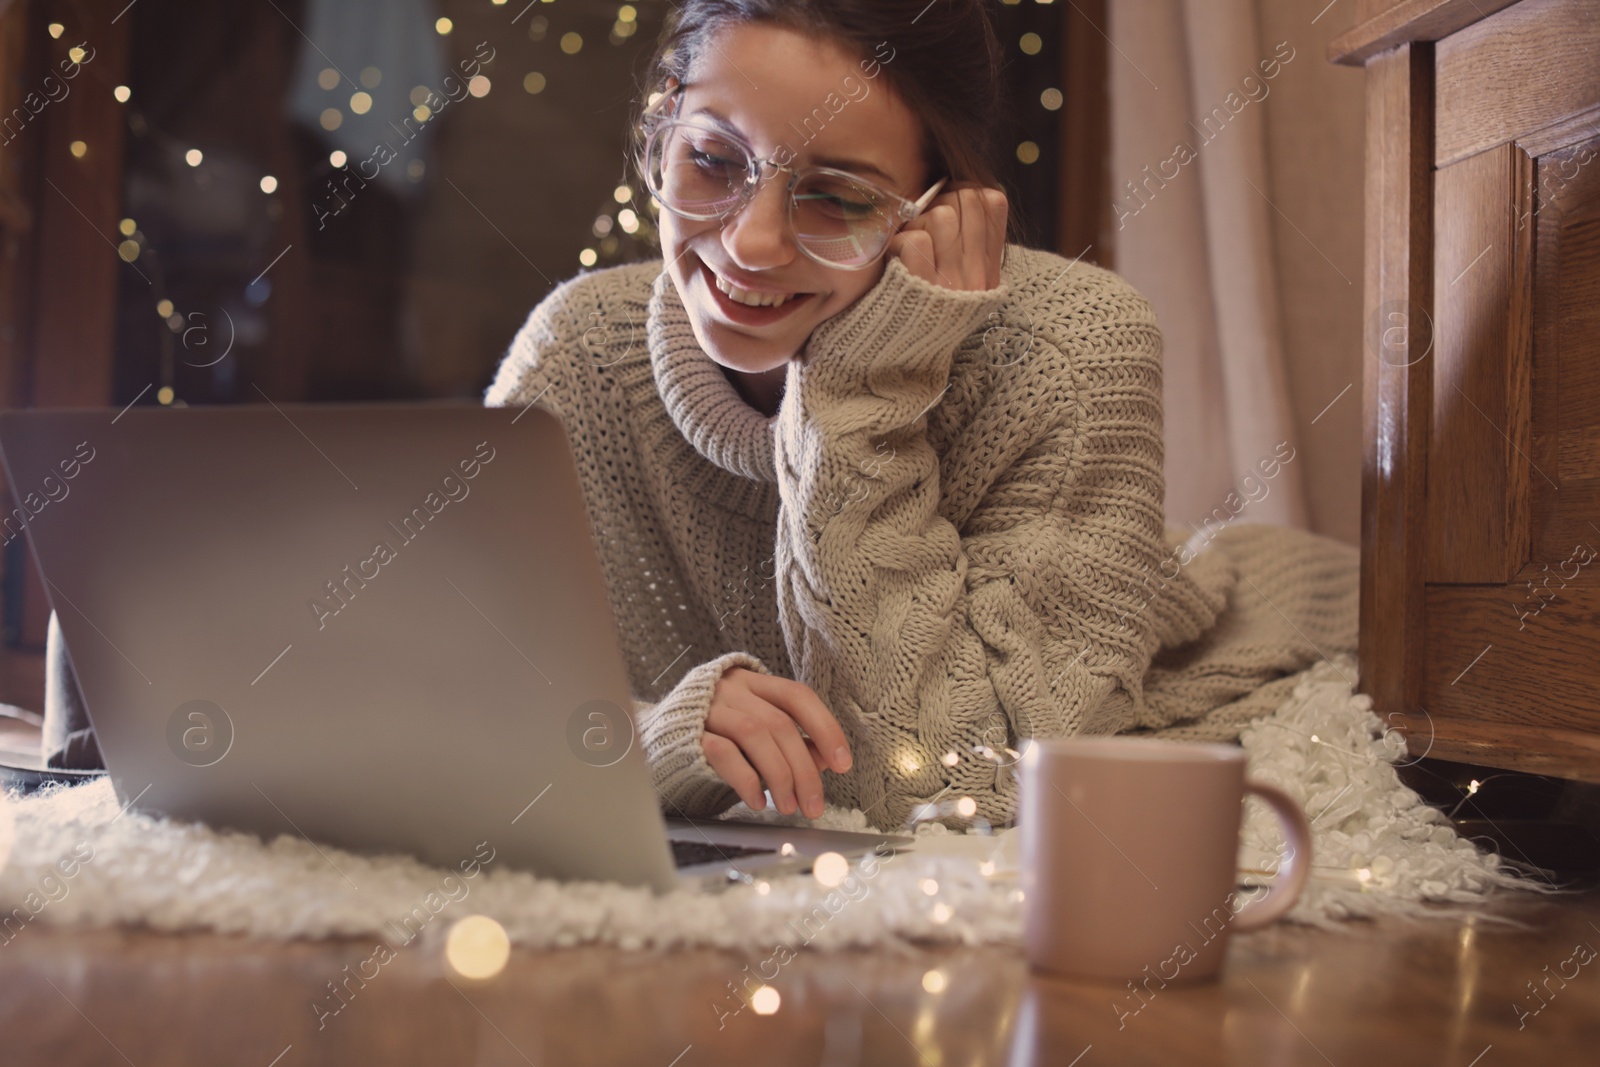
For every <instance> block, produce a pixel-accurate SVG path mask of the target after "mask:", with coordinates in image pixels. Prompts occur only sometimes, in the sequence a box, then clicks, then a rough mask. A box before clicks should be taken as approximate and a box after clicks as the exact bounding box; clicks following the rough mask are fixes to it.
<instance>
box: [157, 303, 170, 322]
mask: <svg viewBox="0 0 1600 1067" xmlns="http://www.w3.org/2000/svg"><path fill="white" fill-rule="evenodd" d="M156 314H157V315H160V316H161V317H162V318H163V319H164V318H166V317H167V316H168V315H171V314H172V301H170V300H159V301H157V302H156Z"/></svg>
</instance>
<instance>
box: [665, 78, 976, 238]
mask: <svg viewBox="0 0 1600 1067" xmlns="http://www.w3.org/2000/svg"><path fill="white" fill-rule="evenodd" d="M683 88H684V87H683V86H682V85H679V86H676V87H675V88H673V89H671V90H669V91H668V92H666V93H663V94H662V95H661V96H660V97H659V98H657V100H656V102H655V103H653V104H651V105H650V106H649V107H648V108H646V109H645V112H644V116H643V118H642V121H641V123H640V133H641V134H642V135H643V137H644V153H643V156H642V157H641V159H642V160H645V161H648V160H649V159H650V158H651V155H652V153H653V151H654V149H655V141H656V138H657V137H658V136H660V135H661V134H662V133H663V132H665V131H667V130H671V129H674V128H678V127H687V128H690V129H695V130H700V131H703V132H705V133H709V134H712V135H714V136H716V137H717V138H718V139H720V140H722V141H725V142H727V143H728V144H730V145H732V146H734V147H736V148H738V149H739V150H740V151H741V152H743V153H744V159H745V173H746V177H745V180H744V182H743V183H742V184H741V185H740V186H739V187H738V190H737V193H736V194H735V196H734V197H732V198H730V199H729V200H728V201H726V202H723V203H719V204H718V205H717V206H716V210H714V211H711V212H709V213H700V212H693V211H687V210H684V209H682V208H680V207H677V206H674V205H673V204H671V203H669V202H668V200H667V198H666V197H665V196H664V195H663V194H662V191H661V190H660V189H659V188H657V187H656V183H655V181H654V175H653V174H652V173H651V171H652V168H651V167H650V166H649V165H648V164H647V163H646V165H644V166H643V167H642V168H641V169H642V170H643V177H644V183H645V186H646V188H648V189H649V190H650V195H651V196H653V197H654V198H655V200H656V202H657V203H658V204H660V205H661V206H662V207H663V208H665V209H666V210H668V211H671V212H672V213H673V214H674V215H677V216H678V217H680V218H684V219H689V220H692V221H695V222H706V221H709V220H711V219H723V220H727V219H730V218H732V217H733V216H734V215H736V214H738V213H739V212H740V211H742V210H744V208H745V207H746V206H747V205H748V204H749V203H750V201H751V200H752V199H753V198H754V197H755V194H756V192H757V191H758V190H759V189H760V188H761V186H762V185H763V184H764V183H765V181H766V180H767V177H768V175H766V174H764V173H763V172H764V170H765V168H767V167H771V168H772V171H773V173H774V174H776V173H777V172H779V171H787V172H788V173H789V183H788V189H787V194H788V196H787V200H788V211H787V221H788V226H789V234H790V236H791V237H793V238H794V240H795V244H796V245H797V246H798V247H799V249H800V251H801V252H803V253H805V255H806V256H807V257H808V258H810V259H812V260H815V261H816V262H818V263H820V264H822V265H823V266H824V267H831V268H833V269H835V270H866V269H867V268H869V267H871V266H872V265H873V264H874V263H876V262H877V261H878V260H879V259H881V258H883V254H884V253H885V252H886V251H887V250H888V247H889V240H890V238H892V237H893V236H894V235H895V233H896V232H898V231H899V229H900V228H901V227H902V226H904V225H905V224H906V223H908V222H910V221H911V220H912V219H914V218H916V217H917V216H918V215H920V214H921V213H922V212H923V211H924V210H926V209H927V206H928V204H929V203H931V202H932V200H933V198H934V197H935V196H937V195H938V193H939V190H940V189H941V188H943V187H944V184H945V182H946V181H947V180H948V179H946V178H940V179H939V180H938V181H936V182H934V183H933V185H932V186H931V187H929V189H928V191H927V192H925V193H923V194H922V195H921V196H920V197H918V198H917V199H916V200H908V199H906V198H905V197H903V196H901V195H900V194H898V193H894V192H890V191H889V190H888V189H885V188H883V186H881V185H878V184H877V183H876V182H872V181H869V180H868V179H866V178H863V177H861V176H860V175H858V174H853V173H851V172H850V171H846V170H838V169H836V168H833V167H821V166H816V167H800V168H795V167H793V166H791V165H789V164H787V163H778V162H776V161H775V160H774V159H772V158H771V157H768V158H766V159H758V158H757V157H756V153H755V150H754V149H753V148H752V147H751V146H750V144H749V142H747V141H745V140H744V138H742V137H739V136H738V135H736V134H734V133H733V132H732V131H730V130H728V129H727V128H726V127H724V126H721V125H718V124H716V123H711V122H702V121H698V120H696V119H692V118H690V119H682V118H678V117H677V109H678V104H679V103H680V102H681V100H682V96H681V95H680V94H681V93H682V90H683ZM669 108H670V110H669ZM776 154H777V153H774V155H776ZM817 175H823V176H829V177H835V178H839V179H841V180H844V181H847V182H850V183H851V184H853V185H856V186H859V187H861V188H863V189H865V190H867V191H869V192H871V193H872V194H873V195H874V196H876V197H879V198H881V202H882V203H883V204H885V205H888V206H889V207H890V208H891V209H892V210H891V211H889V212H882V211H878V212H875V214H877V215H878V216H879V217H880V218H881V219H882V223H881V228H882V244H881V246H880V247H879V248H878V250H877V252H876V253H875V254H874V255H872V256H871V258H869V259H867V260H865V261H864V262H861V263H844V262H840V261H838V260H833V259H828V258H826V257H824V256H822V255H820V254H818V253H817V252H815V251H814V250H812V248H811V247H810V246H809V245H807V243H806V242H805V240H803V239H802V238H801V235H800V233H799V231H798V227H797V226H796V225H795V210H796V201H795V189H796V187H797V186H798V185H799V183H800V182H801V181H802V180H804V179H806V178H809V177H814V176H817Z"/></svg>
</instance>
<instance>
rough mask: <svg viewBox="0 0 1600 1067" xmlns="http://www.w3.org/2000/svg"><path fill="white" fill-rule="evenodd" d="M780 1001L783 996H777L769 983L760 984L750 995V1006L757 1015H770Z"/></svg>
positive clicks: (776, 992) (781, 1001)
mask: <svg viewBox="0 0 1600 1067" xmlns="http://www.w3.org/2000/svg"><path fill="white" fill-rule="evenodd" d="M782 1003H783V998H782V997H780V996H778V991H777V990H776V989H773V988H772V987H771V986H769V985H764V986H762V987H761V988H760V989H758V990H756V991H755V993H754V994H752V995H751V997H750V1006H751V1007H752V1008H754V1009H755V1012H756V1014H757V1015H771V1014H772V1013H773V1012H775V1011H777V1010H778V1005H780V1004H782Z"/></svg>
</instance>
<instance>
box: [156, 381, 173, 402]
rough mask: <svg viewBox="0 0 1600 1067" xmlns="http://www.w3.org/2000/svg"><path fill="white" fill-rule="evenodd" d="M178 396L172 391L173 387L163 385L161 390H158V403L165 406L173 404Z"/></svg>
mask: <svg viewBox="0 0 1600 1067" xmlns="http://www.w3.org/2000/svg"><path fill="white" fill-rule="evenodd" d="M176 395H177V394H175V393H174V392H173V391H172V386H170V385H163V386H162V387H161V388H160V389H157V390H156V402H157V403H159V404H163V405H165V404H170V403H172V399H173V397H174V396H176Z"/></svg>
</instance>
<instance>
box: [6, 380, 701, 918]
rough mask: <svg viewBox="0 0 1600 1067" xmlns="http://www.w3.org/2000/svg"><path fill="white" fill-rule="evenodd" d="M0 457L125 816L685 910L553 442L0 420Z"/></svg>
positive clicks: (370, 410)
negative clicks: (635, 887)
mask: <svg viewBox="0 0 1600 1067" xmlns="http://www.w3.org/2000/svg"><path fill="white" fill-rule="evenodd" d="M0 452H3V458H4V464H5V469H6V475H7V478H8V479H9V484H10V485H11V486H12V487H13V489H14V493H15V496H16V498H17V499H18V501H20V502H21V507H19V509H18V510H17V511H16V512H13V513H11V514H9V515H6V516H4V517H3V518H0V527H3V530H4V537H5V539H7V540H9V539H10V538H11V537H14V536H17V535H18V534H19V533H21V532H22V531H24V530H25V531H26V536H27V537H28V540H29V542H30V544H31V545H32V548H33V552H34V556H35V560H36V561H37V563H38V565H39V568H40V571H41V573H42V574H43V576H44V579H45V588H46V590H47V593H48V595H49V599H50V603H51V606H52V607H53V608H54V609H55V611H56V614H57V617H58V619H59V622H60V625H61V629H62V633H63V635H64V636H65V638H66V641H67V646H68V648H69V649H70V654H71V657H72V663H73V668H74V670H75V672H76V674H77V678H78V682H79V687H80V689H81V690H82V692H83V696H84V701H85V704H86V706H87V708H88V712H89V716H90V719H91V720H92V722H93V724H94V728H95V732H96V734H97V736H98V739H99V742H100V748H101V753H102V755H103V757H104V759H105V763H106V768H107V771H108V772H109V774H110V776H111V779H112V782H113V785H114V786H115V789H116V792H117V796H118V798H119V799H120V800H121V801H122V802H123V803H124V804H131V806H132V807H133V808H134V809H136V810H139V811H146V812H151V813H159V814H166V815H170V816H173V817H175V818H180V819H193V820H199V821H203V822H205V823H207V824H209V825H212V826H215V827H219V828H232V829H238V830H245V831H251V832H255V833H258V834H261V835H263V836H264V837H266V838H267V839H269V840H270V839H271V838H272V837H275V836H276V835H278V834H280V833H290V834H296V835H299V836H302V837H305V838H308V839H310V840H312V841H314V842H327V843H331V844H334V845H338V846H341V847H345V848H349V849H352V850H359V851H364V852H374V851H394V850H399V851H404V852H409V853H412V854H414V855H416V856H418V857H420V858H421V859H423V860H425V861H428V862H430V863H435V864H438V865H440V866H444V867H450V868H455V867H457V866H459V865H461V864H463V863H465V862H467V861H470V860H472V859H474V858H475V857H476V858H478V859H480V860H481V859H482V855H483V853H484V851H485V850H486V849H492V850H493V851H494V854H495V856H496V862H499V863H502V864H504V865H505V866H507V867H514V868H521V869H526V870H530V871H535V872H538V873H540V874H542V875H547V876H552V877H557V878H565V879H607V880H615V881H620V882H624V883H629V884H641V885H650V886H653V887H655V888H657V889H667V888H670V887H671V886H672V885H673V884H674V875H673V867H672V862H671V859H670V856H669V852H668V846H667V843H666V837H665V834H664V828H663V820H662V818H661V814H660V812H659V810H658V809H657V806H656V804H657V802H656V798H655V796H654V793H653V791H652V789H651V787H650V782H649V776H648V773H647V770H646V765H645V760H644V754H643V752H642V751H641V749H640V746H639V744H638V743H637V738H636V737H635V731H634V727H633V719H632V715H631V713H630V712H631V708H632V703H631V699H630V698H631V693H630V686H629V683H628V678H627V674H626V671H625V669H624V664H623V660H622V653H621V649H620V644H619V640H618V635H617V628H616V622H615V617H614V616H613V614H612V611H611V608H610V605H609V601H608V594H607V590H606V586H605V584H604V580H603V578H602V575H601V571H600V566H599V561H598V559H597V556H596V553H595V548H594V543H593V541H592V540H591V534H590V532H589V524H588V520H587V517H586V511H585V506H584V501H583V496H582V491H581V489H580V486H579V482H578V478H577V472H576V470H575V468H574V465H573V461H572V456H571V452H570V450H569V442H568V439H567V436H566V433H565V430H564V429H563V427H562V426H561V423H560V421H559V420H558V419H557V418H556V417H555V416H554V415H552V414H551V413H549V412H547V411H545V410H543V409H539V408H533V407H529V408H525V409H521V410H518V409H515V408H494V407H483V406H480V405H477V404H472V403H466V402H454V401H452V402H424V403H403V404H402V403H365V404H326V405H324V404H318V405H297V404H281V405H241V406H204V407H185V408H176V409H165V408H151V407H139V408H128V409H124V410H123V411H121V412H120V413H119V412H118V411H116V410H115V409H70V410H43V411H34V410H27V411H6V412H0Z"/></svg>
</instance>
